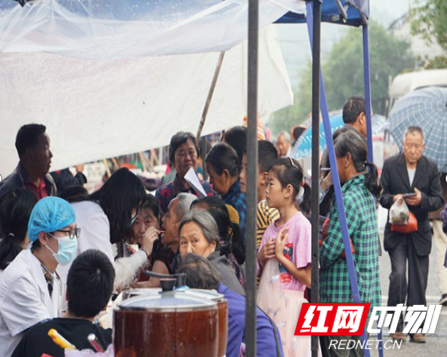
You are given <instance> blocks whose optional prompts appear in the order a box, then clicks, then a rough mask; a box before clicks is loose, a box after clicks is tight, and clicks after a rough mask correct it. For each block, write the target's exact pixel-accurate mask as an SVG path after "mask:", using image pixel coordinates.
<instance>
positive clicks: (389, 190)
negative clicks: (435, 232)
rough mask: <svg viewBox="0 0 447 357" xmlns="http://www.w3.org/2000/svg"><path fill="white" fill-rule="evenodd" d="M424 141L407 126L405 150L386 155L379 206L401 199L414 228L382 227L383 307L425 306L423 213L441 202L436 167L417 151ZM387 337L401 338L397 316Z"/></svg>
mask: <svg viewBox="0 0 447 357" xmlns="http://www.w3.org/2000/svg"><path fill="white" fill-rule="evenodd" d="M424 145H425V140H424V133H423V131H422V130H421V128H419V127H409V128H408V129H407V130H406V132H405V134H404V138H403V149H404V152H403V153H400V154H398V155H395V156H392V157H390V158H389V159H387V160H386V161H385V163H384V166H383V171H382V177H381V185H382V187H383V192H382V197H381V198H380V204H381V205H382V206H383V207H384V208H386V209H390V208H391V206H392V205H393V204H394V203H395V202H396V201H399V200H402V199H403V200H405V202H406V204H407V206H408V209H409V211H410V213H412V214H413V215H414V216H415V217H416V219H417V230H416V231H413V232H412V233H403V232H405V230H404V229H401V228H403V227H401V228H398V227H396V226H395V225H393V227H392V225H391V224H390V222H388V223H387V225H386V227H385V239H384V246H385V250H386V251H387V252H388V253H389V255H390V259H391V274H390V287H389V291H388V306H396V305H397V304H403V303H405V301H406V303H407V306H413V305H424V306H426V305H427V302H426V298H425V291H426V288H427V278H428V266H429V265H428V263H429V259H428V257H429V254H430V251H431V240H432V232H431V227H430V222H429V220H428V212H430V211H435V210H437V209H438V208H440V207H441V206H442V204H443V202H444V201H443V197H442V189H441V182H440V176H439V172H438V167H437V165H436V164H435V163H434V162H432V161H431V160H429V159H428V158H426V157H425V156H423V155H422V153H423V151H424ZM396 228H398V229H396ZM409 231H410V232H411V231H412V230H409ZM407 232H408V230H407ZM407 261H408V283H407V278H406V275H407V268H406V266H407ZM391 337H392V338H393V339H394V340H403V341H405V340H406V338H407V337H406V336H405V335H404V334H403V321H402V318H401V320H400V321H399V324H398V327H397V330H396V333H394V334H392V335H391ZM410 338H411V342H417V343H425V337H424V336H423V335H422V334H419V333H416V334H414V335H411V336H410Z"/></svg>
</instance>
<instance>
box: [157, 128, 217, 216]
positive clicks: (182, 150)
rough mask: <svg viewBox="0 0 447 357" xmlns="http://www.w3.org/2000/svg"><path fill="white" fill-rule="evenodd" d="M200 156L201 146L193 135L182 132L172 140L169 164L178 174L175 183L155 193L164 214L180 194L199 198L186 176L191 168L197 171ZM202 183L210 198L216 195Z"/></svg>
mask: <svg viewBox="0 0 447 357" xmlns="http://www.w3.org/2000/svg"><path fill="white" fill-rule="evenodd" d="M198 154H199V146H198V145H197V141H196V138H195V136H194V135H193V134H191V133H185V132H183V131H180V132H178V133H177V134H175V135H174V136H173V137H172V138H171V143H170V145H169V164H170V165H171V167H173V168H174V169H175V170H176V171H177V174H176V176H175V179H174V181H173V182H169V183H166V184H164V185H162V186H160V187H159V188H158V189H157V191H156V192H155V197H157V199H158V202H159V204H160V209H161V212H162V214H165V213H166V212H167V211H168V206H169V203H170V202H171V201H172V200H173V199H174V198H175V197H177V195H178V194H179V193H181V192H184V193H192V194H193V195H196V196H197V193H196V192H195V191H194V190H193V188H192V187H191V186H190V185H189V183H188V182H186V180H185V175H186V173H187V172H188V171H189V169H191V168H193V169H194V170H195V171H197V165H198ZM200 183H201V184H202V187H203V189H204V190H205V192H206V194H207V195H208V196H213V195H214V191H213V190H212V189H211V187H210V184H209V183H208V182H207V181H201V182H200Z"/></svg>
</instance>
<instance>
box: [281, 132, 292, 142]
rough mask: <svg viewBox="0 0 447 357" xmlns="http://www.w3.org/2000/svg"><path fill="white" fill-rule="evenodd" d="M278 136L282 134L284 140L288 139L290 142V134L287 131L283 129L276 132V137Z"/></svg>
mask: <svg viewBox="0 0 447 357" xmlns="http://www.w3.org/2000/svg"><path fill="white" fill-rule="evenodd" d="M280 136H283V137H284V139H286V141H288V142H289V143H290V142H292V138H291V137H290V134H289V133H288V132H287V131H285V130H283V131H280V132H279V134H278V139H279V137H280Z"/></svg>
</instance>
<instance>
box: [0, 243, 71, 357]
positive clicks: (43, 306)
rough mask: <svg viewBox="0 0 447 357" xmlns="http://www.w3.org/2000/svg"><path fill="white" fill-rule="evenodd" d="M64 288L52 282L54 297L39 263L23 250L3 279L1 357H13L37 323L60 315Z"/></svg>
mask: <svg viewBox="0 0 447 357" xmlns="http://www.w3.org/2000/svg"><path fill="white" fill-rule="evenodd" d="M61 289H62V285H61V284H60V283H59V281H58V280H57V279H53V292H52V297H50V294H49V292H48V284H47V282H46V280H45V276H44V274H43V271H42V266H41V264H40V261H39V260H38V259H37V258H36V257H35V256H34V255H33V254H32V252H31V250H30V249H26V250H24V251H22V252H21V253H20V254H19V255H18V256H17V257H16V258H15V259H14V260H13V261H12V263H11V264H9V266H8V267H7V268H6V269H5V270H4V271H3V274H2V275H1V277H0V356H1V357H10V356H11V354H12V352H13V351H14V349H15V348H16V347H17V345H18V344H19V342H20V340H21V338H22V337H23V332H24V331H25V330H27V329H28V328H30V327H31V326H34V325H35V324H37V323H39V322H41V321H44V320H48V319H51V318H53V317H58V316H59V308H60V304H61V298H62V293H63V292H62V290H61Z"/></svg>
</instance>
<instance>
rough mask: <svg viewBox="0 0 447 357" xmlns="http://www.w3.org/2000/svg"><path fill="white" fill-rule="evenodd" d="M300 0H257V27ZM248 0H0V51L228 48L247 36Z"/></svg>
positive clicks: (123, 54) (124, 53) (106, 53)
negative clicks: (21, 1) (24, 1)
mask: <svg viewBox="0 0 447 357" xmlns="http://www.w3.org/2000/svg"><path fill="white" fill-rule="evenodd" d="M304 6H305V5H304V1H301V0H261V1H260V26H261V27H264V26H266V25H268V24H271V23H273V22H275V21H276V20H277V19H279V18H280V17H281V16H282V15H284V14H285V13H286V12H288V11H294V12H304ZM247 28H248V0H226V1H221V0H150V1H149V0H33V1H30V2H28V3H27V4H26V5H25V7H23V8H22V7H21V6H20V5H19V4H18V3H17V2H15V1H13V0H2V1H1V3H0V52H8V53H10V52H47V53H54V54H61V55H67V56H73V57H82V58H89V59H97V60H111V59H126V58H133V57H142V56H166V55H177V54H192V53H203V52H214V51H223V50H228V49H230V48H232V47H234V46H235V45H237V44H239V43H241V42H242V41H244V40H245V39H246V38H247Z"/></svg>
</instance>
